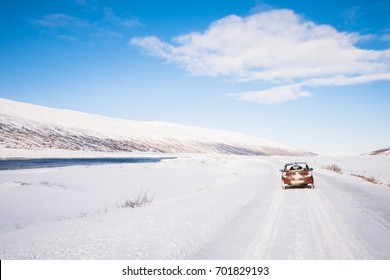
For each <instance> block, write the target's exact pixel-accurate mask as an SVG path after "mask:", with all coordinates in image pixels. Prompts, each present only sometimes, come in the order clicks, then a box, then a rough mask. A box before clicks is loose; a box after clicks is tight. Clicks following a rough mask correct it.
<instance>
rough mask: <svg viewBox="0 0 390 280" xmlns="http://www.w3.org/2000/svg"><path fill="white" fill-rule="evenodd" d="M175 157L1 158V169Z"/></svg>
mask: <svg viewBox="0 0 390 280" xmlns="http://www.w3.org/2000/svg"><path fill="white" fill-rule="evenodd" d="M174 158H175V157H128V158H109V157H104V158H35V159H1V160H0V170H18V169H32V168H48V167H63V166H75V165H100V164H117V163H144V162H160V161H161V160H164V159H174Z"/></svg>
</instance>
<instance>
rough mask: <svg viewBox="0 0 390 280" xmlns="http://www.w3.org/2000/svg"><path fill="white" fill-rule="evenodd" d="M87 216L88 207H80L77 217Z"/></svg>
mask: <svg viewBox="0 0 390 280" xmlns="http://www.w3.org/2000/svg"><path fill="white" fill-rule="evenodd" d="M87 216H88V209H81V211H80V214H79V218H85V217H87Z"/></svg>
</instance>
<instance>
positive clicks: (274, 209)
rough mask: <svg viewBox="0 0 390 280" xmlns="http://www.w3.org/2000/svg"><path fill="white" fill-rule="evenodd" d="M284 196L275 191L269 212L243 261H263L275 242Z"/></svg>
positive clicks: (280, 192)
mask: <svg viewBox="0 0 390 280" xmlns="http://www.w3.org/2000/svg"><path fill="white" fill-rule="evenodd" d="M284 201H285V195H284V193H283V192H282V191H280V190H277V191H276V192H275V195H274V197H273V200H272V203H271V205H270V207H269V210H268V212H267V214H266V216H265V218H264V219H263V222H262V223H261V225H260V228H259V231H258V233H257V234H256V238H255V239H254V241H253V242H252V244H251V245H250V246H249V250H248V252H247V254H246V255H245V257H244V258H245V259H265V258H267V256H268V255H269V253H270V249H271V248H272V245H273V243H274V241H275V236H276V232H277V231H278V229H279V225H278V223H279V220H280V215H281V213H282V210H283V206H284V203H285V202H284Z"/></svg>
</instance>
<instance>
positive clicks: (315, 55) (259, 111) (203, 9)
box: [0, 0, 390, 154]
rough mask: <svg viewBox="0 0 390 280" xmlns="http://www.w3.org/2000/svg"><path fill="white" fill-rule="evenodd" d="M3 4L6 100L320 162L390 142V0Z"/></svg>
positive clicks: (2, 92)
mask: <svg viewBox="0 0 390 280" xmlns="http://www.w3.org/2000/svg"><path fill="white" fill-rule="evenodd" d="M1 5H2V8H1V9H0V97H3V98H8V99H13V100H16V101H23V102H29V103H34V104H39V105H44V106H50V107H58V108H67V109H72V110H78V111H83V112H88V113H95V114H101V115H106V116H111V117H117V118H125V119H132V120H159V121H167V122H173V123H179V124H185V125H192V126H202V127H209V128H216V129H224V130H231V131H238V132H242V133H246V134H251V135H254V136H258V137H263V138H267V139H270V140H275V141H278V142H282V143H285V144H288V145H291V146H294V147H299V148H302V149H306V150H309V151H313V152H317V153H343V154H350V153H352V154H353V153H364V152H368V151H372V150H374V149H379V148H383V147H387V146H389V144H390V129H389V122H390V110H389V108H390V92H389V91H390V20H389V18H388V15H389V14H390V1H389V0H378V1H341V2H340V1H334V0H332V1H309V0H300V1H292V0H291V1H287V0H284V1H282V0H278V1H272V0H270V1H255V0H213V1H210V0H208V1H206V0H196V1H195V0H192V1H189V0H188V1H187V0H182V1H178V0H177V1H173V0H132V1H97V0H96V1H94V0H45V1H19V0H14V1H2V2H1Z"/></svg>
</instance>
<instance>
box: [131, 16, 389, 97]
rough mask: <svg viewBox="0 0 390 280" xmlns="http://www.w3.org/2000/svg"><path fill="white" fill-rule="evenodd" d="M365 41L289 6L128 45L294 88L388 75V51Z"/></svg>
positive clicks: (202, 71) (198, 67) (205, 71)
mask: <svg viewBox="0 0 390 280" xmlns="http://www.w3.org/2000/svg"><path fill="white" fill-rule="evenodd" d="M363 39H364V37H363V36H360V35H359V34H356V33H346V32H339V31H337V30H336V29H335V28H333V27H332V26H330V25H317V24H315V23H313V22H311V21H309V20H307V19H304V18H302V17H301V16H299V15H297V14H295V13H294V12H293V11H291V10H268V11H263V12H260V13H256V14H253V15H249V16H247V17H239V16H235V15H231V16H228V17H225V18H222V19H220V20H217V21H215V22H213V23H212V24H211V25H210V26H209V27H208V29H207V30H205V31H204V32H202V33H200V32H192V33H189V34H186V35H182V36H178V37H175V38H173V39H172V41H171V42H164V41H162V40H160V39H159V38H157V37H155V36H147V37H136V38H133V39H132V40H131V41H130V44H131V45H133V46H137V47H140V48H141V49H143V50H144V51H145V52H147V53H148V54H150V55H152V56H156V57H158V58H161V59H163V60H165V61H167V62H169V63H173V64H177V65H178V66H179V67H182V68H184V69H185V70H186V71H187V72H188V73H189V74H191V75H205V76H211V77H227V78H229V79H231V80H233V81H241V82H245V81H253V80H256V81H263V82H270V83H271V82H272V83H275V82H277V83H279V84H281V85H282V86H283V85H284V86H287V88H288V86H289V85H290V86H291V87H292V88H294V87H295V86H296V84H299V83H302V84H303V85H306V86H319V85H320V84H321V85H332V84H333V85H337V84H338V85H340V81H339V80H340V77H344V79H345V80H348V82H345V84H352V83H354V82H355V81H356V82H358V83H361V82H363V81H366V82H372V81H375V80H376V77H378V79H389V78H388V73H390V56H389V50H386V51H380V50H370V49H362V48H358V47H357V46H356V44H357V42H359V40H363ZM368 77H369V78H368ZM326 83H327V84H326ZM341 83H342V82H341ZM294 85H295V86H294ZM287 88H283V87H281V88H279V90H281V89H284V90H287ZM279 90H275V91H273V89H271V90H270V94H271V93H272V92H274V93H273V94H275V95H278V96H282V97H284V99H288V98H291V99H296V98H298V97H301V96H305V95H304V94H300V93H299V92H295V93H292V92H290V93H289V94H287V93H283V94H282V93H280V92H281V91H279ZM278 92H279V93H278ZM242 96H261V98H260V97H259V98H254V99H252V98H249V97H248V98H246V99H247V100H253V101H254V100H262V98H263V97H264V98H265V97H268V96H269V95H268V93H267V92H264V91H263V92H262V94H259V95H245V94H243V95H242ZM293 97H294V98H293ZM241 99H243V98H241ZM281 99H283V98H281ZM264 100H268V99H266V98H265V99H264Z"/></svg>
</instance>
